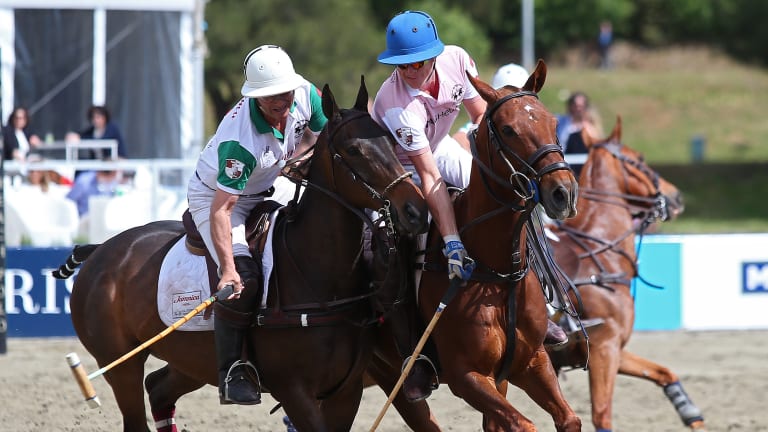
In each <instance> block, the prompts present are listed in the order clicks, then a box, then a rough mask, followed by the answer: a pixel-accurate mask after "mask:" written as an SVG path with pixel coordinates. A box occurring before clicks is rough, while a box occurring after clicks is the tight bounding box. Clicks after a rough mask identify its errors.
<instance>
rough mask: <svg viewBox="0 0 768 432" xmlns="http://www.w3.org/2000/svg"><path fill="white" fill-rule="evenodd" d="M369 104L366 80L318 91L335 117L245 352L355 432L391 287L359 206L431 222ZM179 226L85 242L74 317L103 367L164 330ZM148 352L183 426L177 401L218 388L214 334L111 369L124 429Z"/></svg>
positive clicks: (322, 421)
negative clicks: (370, 268)
mask: <svg viewBox="0 0 768 432" xmlns="http://www.w3.org/2000/svg"><path fill="white" fill-rule="evenodd" d="M367 101H368V93H367V90H366V89H365V83H364V81H363V80H362V79H361V85H360V90H359V92H358V97H357V101H356V104H355V106H354V108H352V109H339V107H338V106H337V104H336V101H335V99H334V97H333V94H332V93H331V91H330V88H329V87H328V85H326V86H325V87H324V88H323V92H322V107H323V112H324V113H325V115H326V117H327V118H328V123H327V125H326V126H325V128H324V129H323V131H322V132H321V133H320V135H319V137H318V140H317V143H316V144H315V146H314V152H313V154H312V156H311V160H310V164H309V167H308V174H307V177H306V179H305V180H304V181H303V182H302V184H303V185H304V186H305V191H304V193H303V196H302V197H301V200H300V201H299V202H298V204H297V205H296V206H295V208H294V211H293V212H286V213H287V214H285V215H283V216H282V217H280V218H278V219H277V221H276V222H275V223H274V232H273V238H274V239H275V240H274V242H273V257H274V262H275V268H274V273H273V277H272V279H271V280H270V289H269V294H268V298H267V307H266V308H260V309H259V310H258V311H257V312H258V317H254V318H255V319H254V323H253V324H252V327H251V328H250V329H249V336H248V339H249V341H250V346H251V347H253V346H256V347H260V349H256V350H255V352H254V350H251V352H250V353H249V359H250V360H251V361H252V362H253V363H254V365H255V366H256V368H257V369H258V371H259V372H260V375H261V376H260V383H261V385H262V386H263V388H264V389H265V391H269V392H271V394H272V396H273V397H274V398H275V399H276V400H277V401H279V403H280V404H282V406H283V408H284V410H285V412H286V414H287V415H289V416H290V417H291V419H292V420H293V422H294V424H295V426H296V428H297V429H298V430H299V431H304V432H308V431H348V430H349V429H350V428H351V426H352V422H353V419H354V416H355V414H356V413H357V409H358V407H359V403H360V399H361V396H362V375H363V371H364V369H365V367H366V364H367V362H368V359H369V358H370V355H371V352H372V338H371V337H370V334H371V332H372V331H373V330H372V329H373V325H374V324H375V323H376V321H377V319H376V318H377V316H376V314H375V311H373V307H372V305H371V304H372V303H374V301H373V300H374V299H373V298H374V297H379V295H380V294H381V295H382V296H385V294H386V293H377V292H375V291H374V290H373V289H372V288H371V280H370V276H369V274H368V272H367V271H366V266H365V265H361V257H362V256H363V239H364V225H366V224H367V223H368V222H364V220H365V221H367V219H365V218H366V216H365V214H363V213H362V212H361V210H362V209H373V210H376V211H378V212H379V214H383V215H389V217H382V219H381V220H382V222H383V224H384V225H386V229H387V230H388V232H389V233H390V234H393V233H394V231H397V233H402V234H403V235H410V234H415V233H419V232H422V231H424V230H426V228H427V207H426V202H425V200H424V197H423V195H422V193H421V191H420V189H419V188H418V187H417V186H416V185H415V184H414V183H413V181H412V180H411V179H410V176H409V173H407V172H406V171H405V170H404V168H403V167H402V165H401V164H400V163H399V161H398V159H397V157H396V156H395V153H394V150H393V148H394V138H392V136H391V135H390V134H389V133H388V132H386V131H385V130H384V129H382V128H381V127H379V126H378V125H377V123H376V122H375V121H374V120H373V119H371V117H370V115H369V114H368V111H367ZM183 234H184V228H183V226H182V223H181V222H178V221H158V222H153V223H149V224H147V225H144V226H140V227H136V228H132V229H129V230H127V231H125V232H122V233H120V234H117V235H116V236H114V237H112V238H110V239H109V240H107V241H106V242H104V243H103V244H101V245H97V246H95V245H91V247H89V248H87V250H88V253H89V254H90V255H89V256H87V257H80V258H87V260H85V262H84V264H83V265H82V267H81V269H80V272H79V274H78V275H77V279H76V280H75V282H74V286H73V290H72V294H71V298H70V305H71V311H72V321H73V324H74V327H75V330H76V332H77V335H78V337H79V339H80V341H81V342H82V344H83V345H84V346H85V348H86V349H87V350H88V351H89V352H90V353H91V355H92V356H93V357H94V358H95V359H96V360H97V362H98V364H99V366H100V367H103V366H105V365H106V364H108V363H110V362H111V361H113V360H115V359H116V358H118V357H120V356H121V354H124V353H126V352H129V351H131V350H132V349H133V348H135V347H137V346H139V345H140V344H141V343H142V342H143V341H146V340H148V339H150V338H152V337H153V336H154V335H156V334H159V332H161V331H163V330H164V329H165V328H166V325H164V324H163V322H162V321H161V319H160V317H159V314H158V311H157V300H156V297H157V291H158V275H159V272H160V267H161V263H162V262H163V258H164V256H165V255H166V254H167V253H168V251H169V249H171V247H172V246H173V245H174V244H175V243H176V242H177V240H179V238H181V237H182V235H183ZM82 248H83V247H81V250H83V249H82ZM78 260H81V259H78ZM385 297H386V296H385ZM256 318H258V319H256ZM270 323H272V324H270ZM247 345H248V344H247ZM150 355H153V356H155V357H157V358H159V359H162V360H164V361H166V362H167V365H166V366H164V367H163V368H161V369H159V370H156V371H154V372H151V373H150V374H148V375H147V377H146V379H144V387H145V389H146V391H147V393H148V395H149V402H150V405H151V411H152V414H153V417H154V418H155V420H157V421H160V422H162V423H163V424H166V425H170V426H168V428H166V429H163V428H160V429H159V430H162V431H176V427H175V424H173V423H174V420H173V415H174V411H175V403H176V401H177V400H178V399H179V398H180V397H181V396H183V395H184V394H187V393H189V392H192V391H195V390H197V389H199V388H201V387H203V386H204V385H205V384H211V385H213V386H216V385H217V384H218V383H217V380H218V378H217V367H216V364H215V362H216V361H215V359H216V354H215V347H214V337H213V332H212V331H195V332H188V331H175V332H172V333H170V334H169V335H168V336H166V337H165V338H163V339H161V340H159V341H158V342H157V343H154V344H153V345H150V346H149V347H148V348H147V349H146V350H144V351H141V352H140V353H139V354H137V355H135V356H133V357H131V358H130V359H129V360H127V361H125V362H124V363H122V364H120V365H118V366H116V367H115V368H114V369H110V370H109V371H107V372H106V373H105V374H104V377H105V378H106V380H107V382H108V383H109V384H110V386H111V387H112V391H113V393H114V395H115V399H116V401H117V404H118V406H119V408H120V411H121V413H122V417H123V430H124V431H126V432H139V431H141V432H146V431H149V429H148V427H147V422H146V412H145V406H144V395H143V389H142V378H143V377H144V364H145V361H146V360H147V358H148V357H149V356H150Z"/></svg>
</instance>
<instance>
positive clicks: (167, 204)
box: [4, 159, 196, 247]
mask: <svg viewBox="0 0 768 432" xmlns="http://www.w3.org/2000/svg"><path fill="white" fill-rule="evenodd" d="M195 163H196V161H195V160H181V159H126V160H119V161H97V160H72V161H66V160H64V161H62V160H44V161H40V162H28V163H18V162H15V161H8V162H5V165H4V168H5V179H4V192H5V206H6V232H5V234H6V236H5V237H6V243H7V245H8V246H9V247H14V246H19V245H21V244H26V245H31V246H59V245H61V246H66V245H71V244H72V243H74V242H78V243H84V242H91V243H99V242H103V241H104V240H106V239H107V238H109V237H111V236H113V235H115V234H117V233H118V232H121V231H124V230H125V229H128V228H131V227H133V226H137V225H143V224H144V223H147V222H151V221H154V220H162V219H174V220H180V219H181V214H182V212H183V210H184V209H185V208H186V189H187V181H188V180H189V178H190V176H192V175H193V174H194V167H195ZM47 170H54V171H56V172H58V173H61V174H63V175H65V176H66V177H69V178H73V177H74V173H75V171H88V170H102V171H103V170H116V171H121V172H123V173H132V175H128V176H126V178H127V179H128V180H127V181H125V182H124V184H121V185H120V188H119V189H117V190H115V191H114V193H113V194H112V195H109V196H94V197H91V199H90V200H89V212H88V213H87V214H85V215H83V217H79V216H77V211H76V206H75V204H74V202H73V201H70V200H68V199H66V198H64V196H65V195H66V193H67V192H68V189H67V188H65V187H61V186H57V187H52V188H51V189H50V190H49V192H48V193H42V192H41V190H40V188H39V187H36V186H32V185H28V184H25V182H24V179H25V177H26V174H27V173H28V172H29V171H47ZM72 208H74V209H75V210H74V212H75V213H74V222H73V216H71V213H72ZM73 224H74V225H73Z"/></svg>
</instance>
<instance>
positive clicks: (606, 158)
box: [582, 116, 684, 221]
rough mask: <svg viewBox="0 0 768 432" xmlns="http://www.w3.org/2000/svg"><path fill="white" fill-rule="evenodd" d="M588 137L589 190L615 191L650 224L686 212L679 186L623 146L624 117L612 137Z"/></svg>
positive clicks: (586, 180)
mask: <svg viewBox="0 0 768 432" xmlns="http://www.w3.org/2000/svg"><path fill="white" fill-rule="evenodd" d="M584 138H585V141H584V142H585V144H586V145H587V147H588V148H589V153H590V155H589V158H588V159H587V163H586V164H585V165H584V169H583V171H584V172H583V173H582V176H583V177H584V184H582V186H583V187H584V188H585V189H586V188H589V190H590V191H592V190H611V191H614V192H616V193H618V194H620V195H621V196H622V197H623V198H624V199H625V200H626V201H627V203H628V204H630V205H631V206H632V207H633V208H636V209H638V210H639V211H637V212H635V213H642V214H636V216H641V217H643V218H648V219H649V220H650V221H653V220H662V221H665V220H669V219H674V218H676V217H677V216H679V215H680V214H681V213H682V212H683V210H684V204H683V196H682V193H681V192H680V191H679V190H678V189H677V187H676V186H675V185H673V184H672V183H670V182H669V181H667V180H666V179H664V178H663V177H661V176H660V175H659V174H658V173H657V172H656V171H655V170H653V169H652V168H651V167H649V166H648V164H646V163H645V160H644V158H643V155H642V154H641V153H640V152H638V151H636V150H634V149H631V148H629V147H627V146H626V145H624V144H622V143H621V117H620V116H617V119H616V126H614V128H613V131H612V132H611V134H610V135H609V136H608V137H606V138H603V139H599V140H596V139H594V138H592V137H589V136H586V135H585V136H584ZM606 172H609V173H610V175H606V174H605V173H606ZM606 183H611V185H607V184H606ZM585 193H588V194H592V192H586V191H585Z"/></svg>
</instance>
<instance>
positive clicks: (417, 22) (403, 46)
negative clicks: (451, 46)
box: [378, 11, 445, 65]
mask: <svg viewBox="0 0 768 432" xmlns="http://www.w3.org/2000/svg"><path fill="white" fill-rule="evenodd" d="M443 49H445V45H444V44H443V42H442V41H441V40H440V37H439V36H438V35H437V26H436V25H435V21H434V20H433V19H432V17H431V16H429V14H427V13H426V12H421V11H405V12H401V13H399V14H397V15H395V17H394V18H392V20H390V21H389V25H387V49H386V50H384V52H382V53H381V54H379V58H378V59H379V62H380V63H384V64H390V65H398V64H408V63H415V62H420V61H423V60H429V59H431V58H435V57H437V56H438V55H439V54H440V53H441V52H443Z"/></svg>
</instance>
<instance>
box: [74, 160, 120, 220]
mask: <svg viewBox="0 0 768 432" xmlns="http://www.w3.org/2000/svg"><path fill="white" fill-rule="evenodd" d="M121 184H122V175H121V173H120V171H116V170H98V171H83V172H82V173H81V174H80V175H79V176H77V177H75V182H74V184H73V185H72V189H71V190H70V191H69V193H68V194H67V198H69V199H71V200H72V201H74V202H75V204H77V213H78V214H79V215H80V216H81V217H82V216H84V215H86V214H88V201H89V200H90V198H91V197H92V196H98V195H105V196H113V195H115V193H117V192H118V189H119V187H120V185H121Z"/></svg>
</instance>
